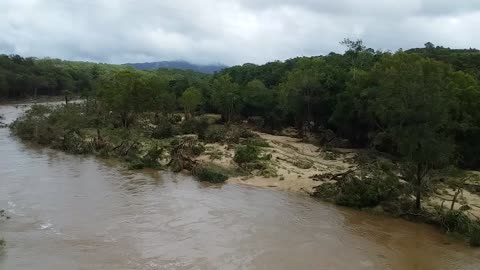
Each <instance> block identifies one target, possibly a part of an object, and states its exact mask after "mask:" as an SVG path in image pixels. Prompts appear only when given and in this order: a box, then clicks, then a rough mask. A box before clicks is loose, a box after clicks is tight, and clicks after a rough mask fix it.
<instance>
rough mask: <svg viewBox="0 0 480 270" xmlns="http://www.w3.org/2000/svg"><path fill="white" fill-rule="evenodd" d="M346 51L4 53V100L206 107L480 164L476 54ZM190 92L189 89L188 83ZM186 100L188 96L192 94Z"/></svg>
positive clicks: (126, 115)
mask: <svg viewBox="0 0 480 270" xmlns="http://www.w3.org/2000/svg"><path fill="white" fill-rule="evenodd" d="M343 44H344V45H345V46H346V52H345V53H344V54H337V53H331V54H329V55H326V56H318V57H301V58H294V59H290V60H287V61H285V62H280V61H277V62H271V63H267V64H265V65H255V64H244V65H242V66H235V67H231V68H227V69H224V70H223V71H221V72H220V73H217V74H215V75H207V74H200V73H196V72H192V71H179V70H156V71H135V70H133V69H130V68H128V67H125V66H115V65H99V64H91V63H79V62H64V61H60V60H50V59H44V60H37V59H31V58H27V59H24V58H21V57H20V56H2V57H1V58H0V60H1V62H0V93H1V95H0V96H1V97H3V98H21V97H26V96H33V95H35V92H36V93H37V95H63V94H64V93H66V92H67V93H70V92H73V93H77V94H81V95H83V96H85V97H87V98H89V99H94V100H98V101H99V102H100V103H101V104H102V106H104V107H105V109H107V110H109V111H112V112H114V113H117V115H118V117H119V120H120V121H121V122H122V124H123V125H124V126H128V125H129V124H130V123H131V122H133V121H135V115H136V114H138V113H141V112H144V111H155V112H157V113H162V114H165V115H168V114H169V113H172V112H174V111H177V110H183V111H185V112H187V113H189V114H192V115H193V114H195V113H199V112H203V113H205V112H212V113H219V114H221V115H222V119H223V120H224V121H225V122H233V121H238V120H249V121H250V122H254V123H255V124H256V125H257V126H259V127H260V128H262V129H265V130H274V129H277V130H278V129H282V128H284V127H288V126H294V127H296V128H297V130H298V133H299V136H303V135H305V134H306V133H307V132H308V133H314V134H325V132H326V131H328V132H330V133H333V134H335V136H336V137H338V138H342V139H344V140H347V141H348V143H347V144H346V145H348V146H351V147H373V148H375V149H377V150H380V151H383V152H388V153H390V154H392V155H394V156H398V157H399V158H407V157H408V158H410V159H412V158H414V159H418V160H417V161H416V162H417V163H416V166H419V167H418V168H417V169H419V170H424V169H425V170H428V169H430V168H434V167H438V166H443V165H444V164H454V163H455V164H460V165H461V166H463V167H468V168H478V167H480V156H479V155H478V154H477V153H478V152H480V141H479V140H478V138H479V137H480V86H479V79H478V74H480V69H479V61H480V53H479V52H478V51H477V50H473V49H468V50H451V49H446V48H443V47H434V46H433V45H431V44H430V43H427V44H426V47H425V48H422V49H412V50H408V51H405V52H402V51H399V52H396V53H391V52H382V51H375V50H373V49H370V48H367V47H365V46H364V45H363V43H362V42H361V41H351V40H345V41H344V42H343ZM187 90H188V91H187ZM191 100H194V101H193V102H192V101H191Z"/></svg>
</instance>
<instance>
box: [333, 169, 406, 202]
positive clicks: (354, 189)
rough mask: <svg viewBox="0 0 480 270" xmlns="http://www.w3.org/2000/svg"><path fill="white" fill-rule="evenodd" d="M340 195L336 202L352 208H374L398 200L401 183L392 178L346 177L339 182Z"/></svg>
mask: <svg viewBox="0 0 480 270" xmlns="http://www.w3.org/2000/svg"><path fill="white" fill-rule="evenodd" d="M338 187H339V189H338V190H339V193H338V194H337V196H336V197H335V202H336V203H337V204H339V205H344V206H350V207H358V208H363V207H374V206H377V205H379V204H380V203H382V202H384V201H387V200H393V199H396V198H398V196H399V190H400V183H399V181H398V179H396V178H394V177H390V176H386V177H378V176H374V177H372V178H367V177H363V178H358V177H355V176H353V175H349V176H346V177H345V179H344V180H342V181H339V182H338Z"/></svg>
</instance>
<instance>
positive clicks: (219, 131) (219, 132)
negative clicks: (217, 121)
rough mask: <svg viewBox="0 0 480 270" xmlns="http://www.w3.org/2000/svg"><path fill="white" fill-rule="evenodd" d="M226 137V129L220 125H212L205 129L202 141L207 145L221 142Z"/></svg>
mask: <svg viewBox="0 0 480 270" xmlns="http://www.w3.org/2000/svg"><path fill="white" fill-rule="evenodd" d="M226 136H227V128H225V126H222V125H212V126H209V127H208V128H207V130H206V131H205V134H204V136H203V138H202V139H204V140H205V141H206V142H209V143H215V142H223V141H225V139H226Z"/></svg>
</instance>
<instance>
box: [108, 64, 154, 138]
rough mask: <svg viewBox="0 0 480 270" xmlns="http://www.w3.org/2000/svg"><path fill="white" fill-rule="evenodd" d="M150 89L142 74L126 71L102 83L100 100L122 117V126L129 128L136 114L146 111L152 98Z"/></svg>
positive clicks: (114, 73)
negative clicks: (147, 104)
mask: <svg viewBox="0 0 480 270" xmlns="http://www.w3.org/2000/svg"><path fill="white" fill-rule="evenodd" d="M148 90H149V88H148V87H146V82H145V79H144V77H143V76H141V73H140V72H136V71H130V70H124V71H118V72H113V73H112V74H108V75H107V76H106V77H105V78H104V79H103V80H102V83H101V93H100V100H101V101H102V102H103V103H104V105H105V106H106V108H107V109H108V110H110V111H112V112H113V113H116V114H117V115H118V116H119V117H120V121H121V124H122V126H123V127H124V128H128V127H129V126H130V124H131V122H132V121H133V120H134V114H135V113H136V112H141V111H143V110H145V109H146V107H145V106H144V104H146V103H147V102H148V101H149V100H150V97H149V95H148V94H146V93H148Z"/></svg>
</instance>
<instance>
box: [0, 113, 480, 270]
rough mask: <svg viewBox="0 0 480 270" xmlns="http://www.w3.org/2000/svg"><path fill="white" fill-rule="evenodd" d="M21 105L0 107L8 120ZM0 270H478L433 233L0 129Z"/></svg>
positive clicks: (477, 261) (478, 258)
mask: <svg viewBox="0 0 480 270" xmlns="http://www.w3.org/2000/svg"><path fill="white" fill-rule="evenodd" d="M22 110H23V107H17V108H16V107H14V106H2V107H0V114H3V115H4V116H5V118H6V121H7V122H9V121H12V120H13V119H15V118H16V117H17V116H18V115H19V113H21V111H22ZM0 208H3V209H6V210H7V211H8V213H9V215H10V216H11V218H10V219H9V220H8V221H6V222H2V223H0V237H3V238H4V239H5V240H6V241H7V246H6V248H5V250H4V252H3V253H2V254H1V255H0V269H5V270H7V269H8V270H15V269H36V270H43V269H45V270H47V269H48V270H57V269H58V270H60V269H61V270H64V269H115V270H123V269H222V270H223V269H296V270H301V269H335V270H337V269H338V270H341V269H399V270H404V269H405V270H411V269H419V270H420V269H421V270H430V269H432V270H438V269H479V268H480V250H478V249H472V248H470V247H468V246H467V245H465V244H464V243H462V242H458V241H455V240H452V239H449V238H448V237H447V236H445V235H443V234H442V233H441V232H439V231H438V230H436V229H435V228H433V227H431V226H428V225H424V224H415V223H409V222H407V221H403V220H400V219H392V218H388V217H382V216H375V215H370V214H367V213H364V212H359V211H354V210H350V209H345V208H339V207H336V206H333V205H330V204H326V203H322V202H319V201H316V200H314V199H312V198H309V197H307V196H301V195H296V194H292V193H283V192H279V191H270V190H265V189H259V188H254V187H246V186H241V185H233V184H227V185H223V186H217V185H206V184H202V183H199V182H197V181H195V180H194V179H193V178H192V177H190V176H185V175H181V174H173V173H167V172H158V171H153V170H145V171H136V172H132V171H128V170H125V169H123V167H122V166H121V165H119V164H117V163H115V162H112V161H108V160H102V159H98V158H95V157H85V156H73V155H68V154H64V153H62V152H59V151H55V150H51V149H46V148H39V147H33V146H29V145H28V144H25V143H22V142H21V141H19V140H17V139H16V138H14V137H12V136H11V135H9V130H8V129H5V128H3V129H0Z"/></svg>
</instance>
